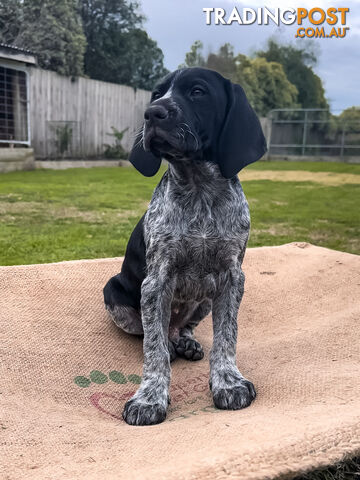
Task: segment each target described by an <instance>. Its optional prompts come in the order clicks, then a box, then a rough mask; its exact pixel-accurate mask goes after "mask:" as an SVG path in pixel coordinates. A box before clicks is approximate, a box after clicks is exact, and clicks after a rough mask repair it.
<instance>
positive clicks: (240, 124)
mask: <svg viewBox="0 0 360 480" xmlns="http://www.w3.org/2000/svg"><path fill="white" fill-rule="evenodd" d="M226 90H227V97H228V110H227V114H226V118H225V121H224V124H223V127H222V130H221V133H220V136H219V139H218V146H217V147H218V148H217V163H218V164H219V167H220V171H221V173H222V175H223V176H224V177H225V178H231V177H233V176H234V175H236V174H237V173H238V172H240V170H241V169H242V168H244V167H246V165H249V164H250V163H253V162H256V160H259V158H261V157H262V156H263V155H264V153H265V152H266V150H267V148H266V140H265V137H264V134H263V131H262V128H261V125H260V121H259V119H258V117H257V116H256V113H255V112H254V110H253V109H252V107H251V105H250V103H249V102H248V99H247V98H246V95H245V92H244V90H243V88H242V87H241V86H240V85H236V84H233V83H231V82H230V81H229V80H228V81H227V82H226Z"/></svg>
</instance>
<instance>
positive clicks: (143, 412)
mask: <svg viewBox="0 0 360 480" xmlns="http://www.w3.org/2000/svg"><path fill="white" fill-rule="evenodd" d="M122 416H123V419H124V420H125V422H126V423H128V424H129V425H156V424H157V423H161V422H163V421H164V420H165V418H166V408H165V407H164V405H162V404H160V403H154V404H151V403H143V402H140V401H139V400H136V399H130V400H129V401H127V402H126V404H125V407H124V411H123V415H122Z"/></svg>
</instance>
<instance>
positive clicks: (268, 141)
mask: <svg viewBox="0 0 360 480" xmlns="http://www.w3.org/2000/svg"><path fill="white" fill-rule="evenodd" d="M265 118H266V127H267V128H266V132H265V138H266V146H267V152H266V156H265V159H266V160H268V161H269V160H270V148H271V133H272V126H273V115H272V111H270V112H269V113H268V115H267V116H266V117H265Z"/></svg>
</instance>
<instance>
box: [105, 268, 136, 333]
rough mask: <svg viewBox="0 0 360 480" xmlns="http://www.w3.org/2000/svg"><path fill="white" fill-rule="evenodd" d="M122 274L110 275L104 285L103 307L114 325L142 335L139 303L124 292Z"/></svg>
mask: <svg viewBox="0 0 360 480" xmlns="http://www.w3.org/2000/svg"><path fill="white" fill-rule="evenodd" d="M123 283H124V279H123V278H122V274H119V275H115V277H112V278H111V279H110V280H109V281H108V283H107V284H106V285H105V287H104V301H105V308H106V310H107V311H108V312H109V314H110V317H111V318H112V320H113V322H114V323H115V325H117V326H118V327H119V328H121V329H122V330H124V332H126V333H130V334H132V335H143V333H144V330H143V327H142V322H141V315H140V305H139V307H138V308H136V304H137V302H136V299H134V298H133V297H132V296H131V295H130V294H129V293H127V292H126V290H125V287H124V284H123Z"/></svg>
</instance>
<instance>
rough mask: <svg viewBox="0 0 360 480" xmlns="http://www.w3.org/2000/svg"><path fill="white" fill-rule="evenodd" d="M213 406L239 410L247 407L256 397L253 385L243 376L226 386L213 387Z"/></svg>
mask: <svg viewBox="0 0 360 480" xmlns="http://www.w3.org/2000/svg"><path fill="white" fill-rule="evenodd" d="M212 392H213V398H214V404H215V407H217V408H220V409H222V410H240V409H241V408H246V407H248V406H249V405H250V404H251V402H252V401H253V400H254V399H255V397H256V391H255V387H254V385H253V384H252V383H251V382H250V381H249V380H246V379H245V378H243V379H242V380H241V381H240V383H239V382H237V383H236V385H233V386H231V387H230V386H229V387H228V388H213V389H212Z"/></svg>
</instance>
